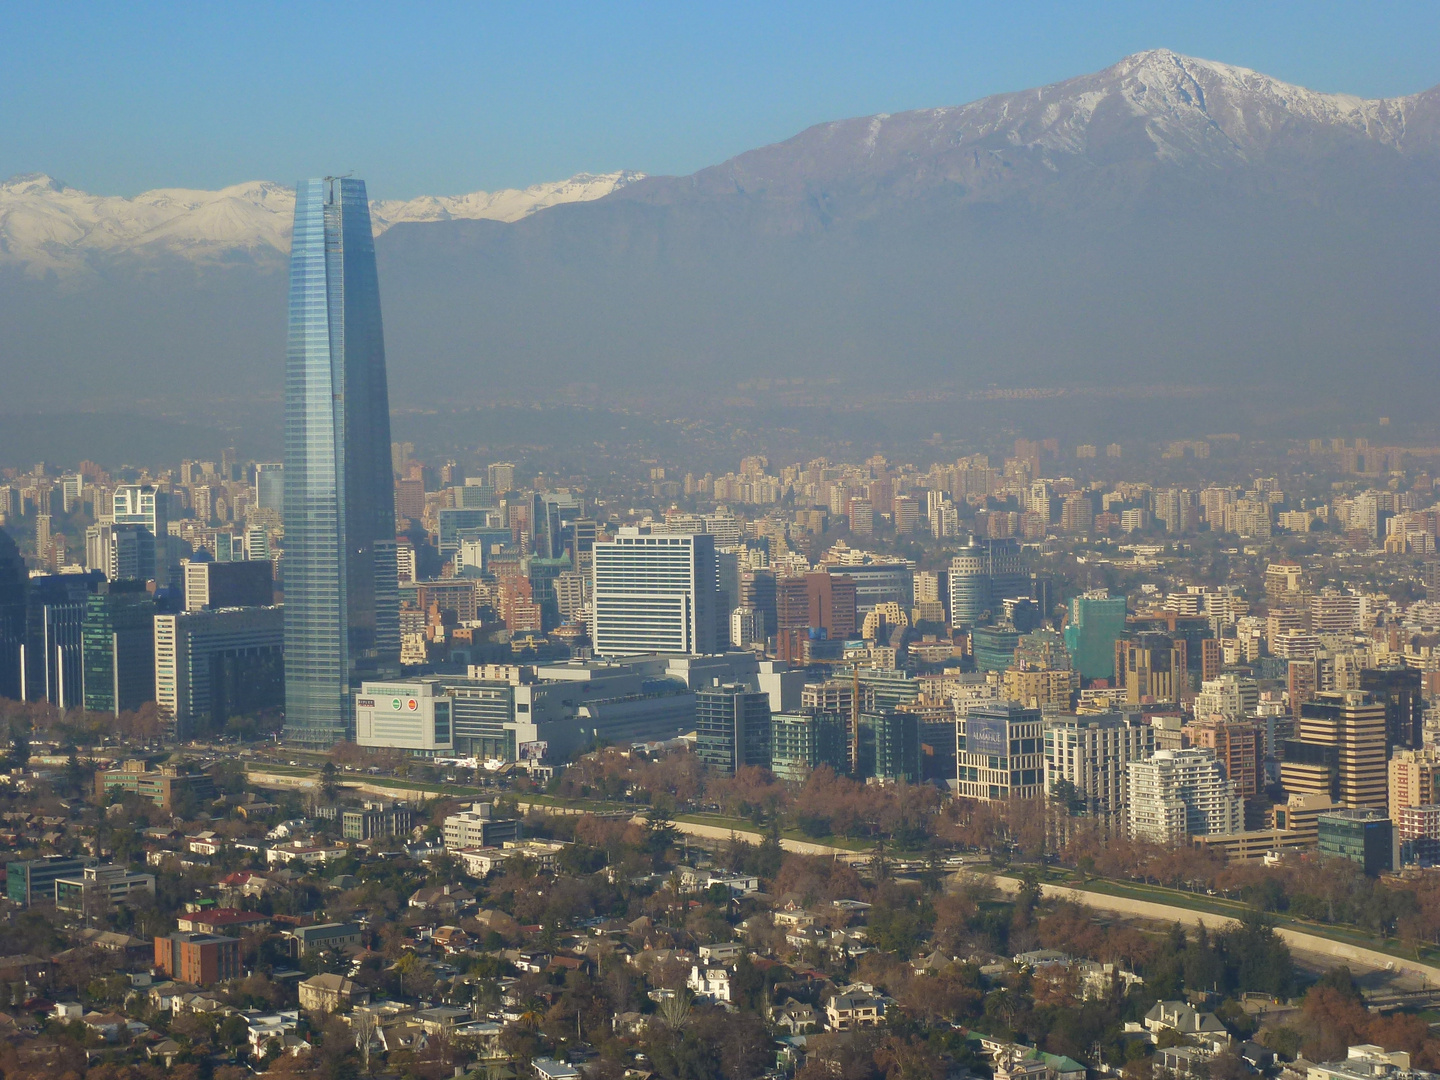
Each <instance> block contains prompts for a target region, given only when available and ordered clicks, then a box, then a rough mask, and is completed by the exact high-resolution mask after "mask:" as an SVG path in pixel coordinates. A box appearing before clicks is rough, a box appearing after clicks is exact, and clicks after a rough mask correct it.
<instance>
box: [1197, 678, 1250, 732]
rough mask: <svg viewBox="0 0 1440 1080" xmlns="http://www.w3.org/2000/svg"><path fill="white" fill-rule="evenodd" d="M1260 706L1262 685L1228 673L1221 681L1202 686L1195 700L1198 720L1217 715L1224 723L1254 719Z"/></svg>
mask: <svg viewBox="0 0 1440 1080" xmlns="http://www.w3.org/2000/svg"><path fill="white" fill-rule="evenodd" d="M1259 706H1260V684H1259V683H1257V682H1256V681H1255V680H1254V679H1251V678H1247V677H1246V676H1243V675H1237V674H1236V673H1235V672H1233V671H1227V672H1225V673H1224V674H1223V675H1221V676H1220V677H1219V678H1216V679H1209V680H1207V681H1205V682H1203V683H1201V684H1200V693H1199V694H1198V695H1196V698H1195V716H1196V717H1197V718H1199V719H1205V718H1207V717H1211V716H1218V717H1220V718H1221V719H1224V720H1243V719H1244V718H1245V717H1247V716H1254V715H1255V710H1256V709H1258V708H1259Z"/></svg>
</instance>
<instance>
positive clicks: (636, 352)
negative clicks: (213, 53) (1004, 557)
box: [0, 50, 1440, 441]
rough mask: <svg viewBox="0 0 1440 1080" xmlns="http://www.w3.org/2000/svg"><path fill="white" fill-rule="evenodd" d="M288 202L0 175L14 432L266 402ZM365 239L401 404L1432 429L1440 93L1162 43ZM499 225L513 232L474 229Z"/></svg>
mask: <svg viewBox="0 0 1440 1080" xmlns="http://www.w3.org/2000/svg"><path fill="white" fill-rule="evenodd" d="M291 198H292V197H291V194H290V192H289V191H287V190H286V189H285V188H283V187H278V186H275V185H270V184H260V183H255V184H244V185H239V186H237V187H234V188H229V189H226V190H224V191H220V192H190V191H169V190H166V191H155V192H149V193H147V194H146V195H143V196H139V197H137V198H135V199H105V198H100V197H97V196H91V195H85V194H83V193H81V192H75V191H71V190H70V189H66V188H64V187H63V186H61V185H57V184H55V183H54V182H53V181H50V180H49V179H48V178H45V177H29V178H17V179H16V180H13V181H11V182H10V183H9V184H7V185H4V186H3V187H0V281H3V287H0V328H3V331H4V332H3V333H0V371H3V372H4V373H5V383H4V394H3V395H0V396H3V397H4V399H5V400H4V401H0V411H3V409H4V407H5V404H6V402H11V403H23V402H42V401H53V400H56V399H60V400H63V401H66V402H70V401H73V400H77V398H78V399H83V400H99V401H102V402H104V403H105V404H107V405H109V404H110V403H112V402H119V401H125V400H136V399H139V398H142V397H144V396H145V395H146V394H148V393H158V392H160V391H162V390H164V391H167V392H168V391H169V388H172V387H184V391H185V393H186V394H187V395H190V396H203V395H205V394H209V393H215V394H221V393H223V394H225V395H227V396H228V397H230V398H232V399H243V398H246V397H247V395H248V396H249V397H251V398H256V397H259V396H262V395H266V394H268V395H272V396H273V395H275V394H277V393H278V388H279V384H278V380H279V377H280V372H281V370H282V368H283V365H282V364H281V363H280V362H279V358H281V357H283V355H284V340H285V338H284V335H285V303H286V292H285V282H286V275H285V272H284V266H285V264H284V259H283V258H282V257H281V253H282V252H283V251H284V250H285V247H286V235H285V234H286V230H288V228H289V226H290V215H291V209H292V201H291ZM560 202H570V203H574V204H575V205H573V206H570V207H569V208H568V209H567V210H566V211H565V212H563V213H562V212H556V213H537V212H535V211H536V210H538V209H539V208H541V207H544V206H549V205H554V204H556V203H560ZM374 217H375V222H376V229H377V231H383V235H381V236H380V237H379V239H378V240H377V242H376V253H377V258H378V263H379V272H380V275H381V280H382V281H383V283H384V284H383V295H384V312H385V336H386V350H387V357H388V361H389V363H390V365H391V367H390V370H391V378H392V387H393V388H394V389H393V390H392V396H393V400H396V401H397V402H399V401H403V400H406V399H407V398H408V399H409V400H411V401H420V400H422V399H423V400H443V402H444V403H446V404H447V405H453V404H456V403H472V402H475V401H484V400H491V399H493V398H494V397H495V396H496V395H501V394H505V393H511V392H516V393H519V394H526V393H534V394H535V395H537V396H540V397H544V396H546V395H551V394H553V393H554V390H555V388H556V387H564V386H567V385H572V384H573V385H583V386H591V387H603V388H604V390H605V392H607V393H613V394H616V395H618V396H621V397H626V396H627V395H631V394H635V393H644V394H655V393H662V392H673V393H674V394H676V395H677V396H678V397H681V398H683V399H685V400H687V401H689V400H697V401H698V400H713V401H722V400H725V398H726V394H725V393H724V392H719V393H717V391H723V390H724V389H725V388H726V387H730V388H733V387H734V386H735V384H737V383H743V382H744V381H746V380H753V379H754V378H756V377H759V376H763V377H766V378H769V377H772V376H775V375H776V374H778V373H782V372H783V373H784V374H785V375H786V376H787V377H788V378H790V379H791V380H792V381H800V382H804V381H805V380H806V379H809V378H811V377H812V376H816V377H820V378H823V379H825V380H827V381H829V380H833V381H834V383H835V384H837V385H840V384H847V385H849V386H852V387H858V388H864V389H863V390H861V391H857V393H867V392H868V391H869V390H870V389H872V388H873V389H876V390H884V391H886V392H898V391H899V390H903V389H913V388H916V387H925V388H927V391H928V389H929V388H932V387H945V386H951V387H961V388H972V387H975V386H989V385H991V384H995V385H1000V386H1009V387H1056V386H1067V387H1077V386H1086V385H1101V386H1105V387H1153V386H1166V385H1172V384H1175V385H1182V384H1183V385H1185V386H1190V387H1196V386H1207V387H1215V386H1218V387H1222V388H1233V387H1240V386H1255V385H1260V384H1262V383H1263V384H1265V385H1267V386H1269V387H1272V388H1276V387H1278V388H1280V389H1278V390H1277V392H1276V393H1274V394H1270V395H1266V394H1258V393H1257V394H1250V395H1248V397H1247V399H1246V400H1247V401H1252V400H1253V401H1256V402H1264V403H1266V407H1267V408H1268V407H1271V406H1272V405H1273V406H1274V408H1276V409H1279V410H1281V411H1286V410H1288V414H1289V415H1303V414H1304V413H1305V410H1306V409H1311V408H1335V407H1337V403H1338V407H1342V408H1346V409H1350V408H1357V407H1359V406H1357V405H1356V404H1355V402H1356V401H1357V400H1358V398H1359V397H1361V396H1365V397H1366V401H1368V402H1369V403H1371V404H1374V405H1376V406H1377V407H1380V408H1383V410H1384V411H1382V412H1377V413H1376V414H1375V415H1391V411H1392V410H1394V409H1397V408H1400V407H1401V406H1404V405H1406V404H1407V403H1411V404H1413V405H1414V407H1416V408H1421V407H1432V408H1433V406H1429V405H1428V401H1429V399H1428V398H1426V397H1425V395H1423V394H1417V393H1415V392H1414V388H1416V387H1424V386H1429V385H1431V384H1432V383H1433V381H1434V373H1435V371H1436V370H1440V352H1437V345H1436V342H1440V305H1437V304H1436V302H1435V285H1434V283H1435V282H1436V281H1437V280H1440V88H1437V89H1431V90H1427V91H1424V92H1422V93H1417V94H1413V95H1410V96H1406V97H1397V98H1390V99H1384V100H1365V99H1362V98H1359V97H1354V96H1349V95H1345V94H1328V93H1319V92H1316V91H1312V90H1307V89H1304V88H1302V87H1298V86H1293V85H1290V84H1288V83H1285V82H1282V81H1280V80H1278V79H1274V78H1270V77H1269V76H1266V75H1263V74H1260V73H1258V72H1255V71H1250V70H1247V69H1245V68H1240V67H1234V66H1231V65H1227V64H1221V63H1216V62H1214V61H1209V60H1197V59H1193V58H1190V57H1185V56H1181V55H1178V54H1176V53H1174V52H1170V51H1167V50H1154V51H1150V52H1144V53H1137V54H1136V55H1134V56H1129V57H1126V58H1125V59H1123V60H1121V61H1120V62H1119V63H1116V64H1114V65H1112V66H1110V67H1108V68H1106V69H1105V70H1104V71H1099V72H1095V73H1093V74H1089V75H1082V76H1079V77H1077V78H1073V79H1069V80H1066V81H1064V82H1059V83H1055V84H1052V85H1049V86H1043V87H1039V88H1036V89H1031V90H1023V91H1019V92H1015V93H1007V94H1000V95H996V96H993V97H988V98H985V99H983V100H980V101H975V102H972V103H970V104H967V105H951V106H945V107H940V108H932V109H921V110H916V111H912V112H904V113H896V114H893V115H879V116H866V117H858V118H854V119H848V120H840V121H835V122H832V123H823V124H818V125H816V126H814V127H811V128H808V129H806V130H804V131H801V132H799V133H798V134H796V135H795V136H794V137H793V138H790V139H788V140H786V141H784V142H781V143H777V144H775V145H772V146H765V147H761V148H758V149H755V150H751V151H749V152H747V153H743V154H740V155H739V156H737V157H735V158H732V159H731V160H729V161H725V162H723V163H720V164H717V165H714V166H712V167H710V168H706V169H702V170H700V171H699V172H697V173H694V174H693V175H690V176H681V177H658V176H652V177H645V178H641V177H639V176H638V175H636V174H614V175H609V176H599V177H586V176H580V177H575V178H573V179H572V180H570V181H566V182H564V183H561V184H556V185H540V186H538V187H536V188H531V189H528V190H527V191H525V192H499V193H494V194H476V195H472V196H461V197H457V198H453V199H417V200H412V201H410V202H406V203H400V204H390V203H385V204H376V205H375V207H374ZM486 217H488V218H493V219H496V220H498V221H503V222H508V223H509V224H506V225H504V226H503V227H496V226H494V225H492V224H490V223H488V222H478V221H475V220H466V219H474V218H486ZM400 222H412V223H414V224H409V225H406V226H405V227H403V228H396V227H393V225H394V224H396V223H400ZM387 226H390V227H387ZM152 252H154V253H157V254H163V255H164V256H165V257H163V258H150V257H149V255H150V253H152ZM177 256H179V257H177ZM77 266H80V267H85V268H86V271H87V272H85V273H67V272H65V271H66V270H68V269H70V268H74V267H77ZM52 268H53V269H55V270H58V271H60V272H57V273H54V274H52V273H50V270H51V269H52ZM847 381H848V382H847ZM967 392H968V391H967ZM587 394H588V391H587ZM1367 395H1368V396H1367ZM1218 400H1219V399H1217V401H1218ZM1208 408H1210V406H1208V405H1207V409H1208ZM1201 411H1202V412H1204V410H1201ZM1212 412H1213V415H1214V419H1205V420H1197V421H1196V422H1197V423H1205V424H1214V425H1222V424H1225V423H1228V421H1224V420H1221V419H1219V417H1221V416H1223V415H1225V412H1224V409H1223V408H1221V407H1219V406H1216V407H1215V408H1214V409H1213V410H1212ZM1097 415H1098V414H1097ZM1207 415H1209V414H1207ZM1184 419H1185V416H1184V415H1180V414H1177V422H1179V421H1180V420H1184ZM1196 430H1198V431H1200V432H1204V431H1214V430H1220V431H1228V430H1232V428H1230V427H1226V426H1212V427H1199V428H1197V429H1196ZM1337 430H1338V429H1337ZM1099 437H1100V435H1099V434H1097V435H1096V438H1099ZM1092 441H1093V440H1092ZM1106 441H1108V439H1107V440H1106Z"/></svg>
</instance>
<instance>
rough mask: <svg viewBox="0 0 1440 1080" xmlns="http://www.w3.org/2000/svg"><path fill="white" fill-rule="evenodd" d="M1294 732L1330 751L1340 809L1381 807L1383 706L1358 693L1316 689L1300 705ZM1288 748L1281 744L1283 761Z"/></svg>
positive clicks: (1383, 800) (1383, 795)
mask: <svg viewBox="0 0 1440 1080" xmlns="http://www.w3.org/2000/svg"><path fill="white" fill-rule="evenodd" d="M1296 734H1297V735H1298V736H1299V741H1300V742H1303V743H1309V744H1312V745H1319V746H1328V747H1333V748H1334V751H1335V759H1336V767H1337V771H1338V798H1337V801H1338V802H1339V803H1340V805H1341V806H1343V807H1345V808H1347V809H1351V810H1359V809H1367V808H1368V809H1380V810H1384V809H1385V808H1386V805H1387V802H1388V800H1387V797H1386V782H1387V773H1386V764H1385V704H1384V702H1381V701H1376V700H1375V699H1374V698H1373V697H1372V696H1371V695H1369V694H1367V693H1365V692H1364V691H1363V690H1326V691H1321V692H1320V693H1317V694H1316V695H1315V697H1314V698H1313V699H1312V700H1310V701H1307V702H1306V703H1305V704H1303V705H1301V706H1300V716H1299V719H1298V721H1297V723H1296ZM1292 745H1293V743H1287V744H1286V758H1287V759H1288V758H1289V756H1290V750H1291V747H1292ZM1281 777H1282V782H1283V778H1284V770H1283V766H1282V772H1281Z"/></svg>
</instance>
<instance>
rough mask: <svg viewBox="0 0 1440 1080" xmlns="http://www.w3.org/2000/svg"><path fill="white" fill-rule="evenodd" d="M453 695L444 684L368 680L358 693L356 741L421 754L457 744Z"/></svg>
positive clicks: (443, 750)
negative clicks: (451, 721)
mask: <svg viewBox="0 0 1440 1080" xmlns="http://www.w3.org/2000/svg"><path fill="white" fill-rule="evenodd" d="M450 705H451V701H450V698H449V697H448V696H447V695H446V693H445V688H444V687H443V686H438V685H436V683H435V682H434V681H431V680H426V679H420V680H416V681H415V682H366V683H361V684H360V692H359V693H358V694H356V695H355V742H356V743H357V744H358V745H360V746H384V747H390V748H392V749H396V750H408V751H410V752H411V753H412V754H416V755H418V756H420V757H434V756H435V755H436V754H437V753H440V754H448V753H449V752H450V751H451V749H452V748H453V747H454V736H453V734H452V731H451V724H450Z"/></svg>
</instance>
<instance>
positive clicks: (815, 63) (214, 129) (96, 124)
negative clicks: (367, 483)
mask: <svg viewBox="0 0 1440 1080" xmlns="http://www.w3.org/2000/svg"><path fill="white" fill-rule="evenodd" d="M0 26H3V28H4V32H3V34H0V177H5V176H10V175H12V174H15V173H21V172H47V173H50V174H52V175H54V176H56V177H58V178H60V179H62V180H64V181H65V182H67V183H70V184H73V185H74V186H76V187H81V188H85V189H87V190H90V191H95V192H99V193H105V194H125V195H131V194H134V193H136V192H138V191H143V190H145V189H147V188H152V187H220V186H223V185H225V184H230V183H235V182H238V181H241V180H248V179H256V178H261V179H272V180H281V181H284V182H287V183H289V182H293V181H294V180H295V179H297V178H299V177H301V176H309V175H316V174H319V173H324V172H349V171H354V172H355V173H356V174H357V175H360V176H362V177H365V178H366V179H367V180H368V181H369V185H370V191H371V195H372V197H375V198H408V197H412V196H415V195H422V194H455V193H459V192H465V191H473V190H476V189H481V188H484V189H494V188H498V187H515V186H524V185H526V184H530V183H535V182H537V181H541V180H553V179H559V178H562V177H565V176H569V175H571V174H573V173H576V172H581V171H585V170H589V171H596V172H601V171H609V170H613V169H621V168H630V169H639V170H642V171H644V172H650V173H687V172H691V171H693V170H695V169H697V168H700V167H703V166H705V165H708V164H713V163H714V162H717V161H722V160H724V159H725V158H727V157H729V156H731V155H732V154H736V153H739V152H741V151H744V150H747V149H750V148H752V147H755V146H760V145H763V144H765V143H769V142H774V141H777V140H779V139H783V138H786V137H788V136H790V135H792V134H794V133H795V132H797V131H799V130H800V129H802V128H804V127H806V126H808V125H810V124H813V123H818V122H821V121H824V120H832V119H837V118H840V117H846V116H858V115H865V114H869V113H876V112H897V111H900V110H902V109H909V108H922V107H927V106H935V105H954V104H961V103H963V102H966V101H970V100H973V99H975V98H977V97H983V96H984V95H986V94H991V93H998V92H1001V91H1006V90H1017V89H1022V88H1025V87H1029V86H1036V85H1042V84H1045V83H1049V82H1055V81H1058V80H1060V79H1064V78H1068V77H1070V76H1072V75H1078V74H1082V73H1084V72H1088V71H1094V70H1097V69H1099V68H1102V67H1105V66H1107V65H1108V64H1111V63H1113V62H1114V61H1115V60H1117V59H1119V58H1120V57H1122V56H1124V55H1126V54H1127V53H1131V52H1135V51H1138V50H1141V49H1146V48H1156V47H1162V46H1163V47H1167V48H1172V49H1175V50H1177V51H1180V52H1184V53H1188V54H1190V55H1195V56H1203V57H1207V58H1210V59H1214V60H1222V61H1226V62H1228V63H1234V64H1240V65H1243V66H1246V67H1252V68H1256V69H1258V70H1261V71H1264V72H1266V73H1268V74H1271V75H1274V76H1276V77H1278V78H1282V79H1285V80H1287V81H1290V82H1296V83H1300V84H1302V85H1306V86H1310V87H1313V88H1314V89H1318V90H1332V91H1347V92H1351V93H1358V94H1362V95H1364V96H1367V97H1374V96H1388V95H1398V94H1409V93H1414V92H1416V91H1419V90H1423V89H1427V88H1429V87H1430V86H1433V85H1435V84H1436V83H1440V3H1436V2H1434V0H1426V2H1424V3H1392V4H1383V3H1354V2H1353V0H1352V2H1349V3H1304V4H1301V3H1267V2H1264V0H1250V2H1247V3H1221V2H1214V3H1186V2H1175V0H1158V2H1156V0H1151V2H1149V3H1110V4H1099V5H1096V4H1081V3H1074V2H1072V3H1001V2H995V3H989V4H968V3H949V4H928V3H915V4H898V3H897V4H856V3H846V2H840V0H828V2H825V3H791V4H785V3H746V2H735V3H726V4H700V3H684V2H673V3H664V4H653V3H613V4H610V3H588V4H569V3H561V2H557V3H546V4H533V3H503V4H502V3H471V4H456V5H450V4H425V5H421V4H415V5H404V4H393V3H392V4H368V3H346V4H329V3H302V4H244V3H224V4H222V3H213V4H202V3H190V4H175V5H168V4H144V3H135V4H103V5H102V4H36V3H31V2H24V3H21V2H13V0H4V2H3V3H0Z"/></svg>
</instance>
